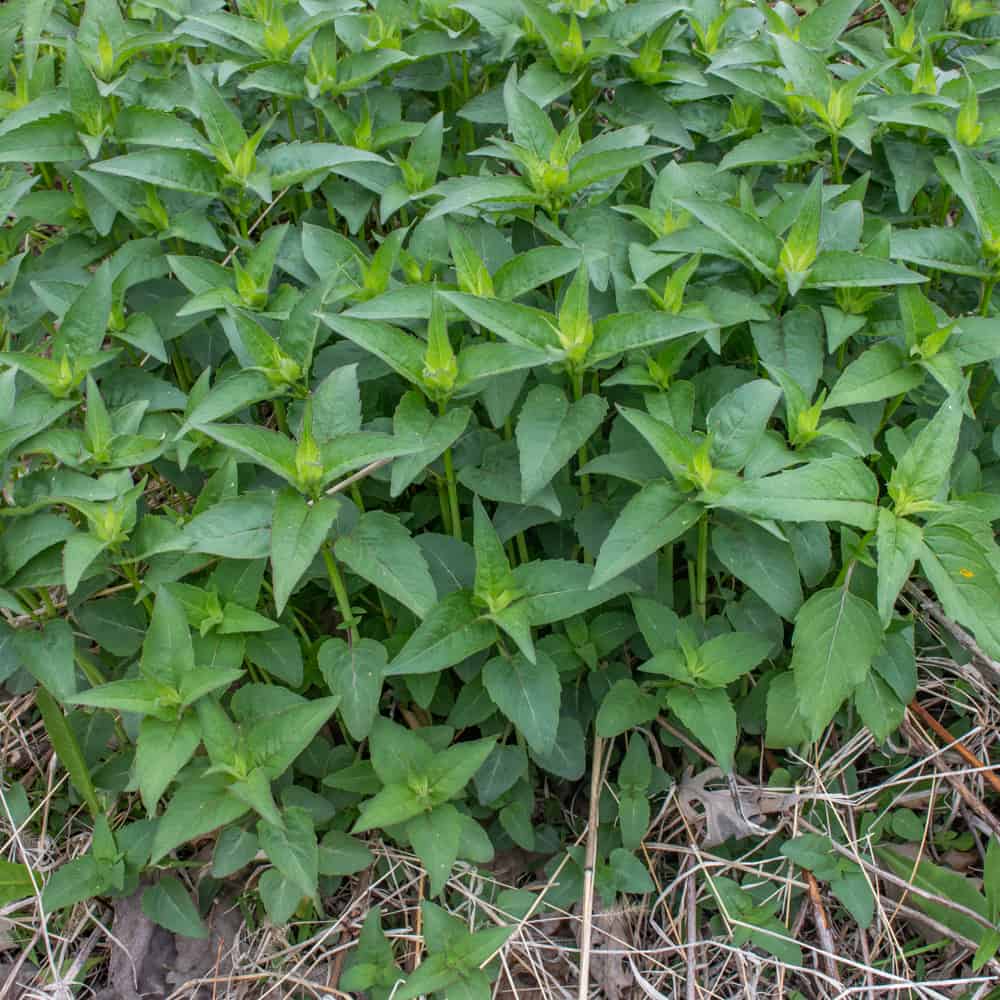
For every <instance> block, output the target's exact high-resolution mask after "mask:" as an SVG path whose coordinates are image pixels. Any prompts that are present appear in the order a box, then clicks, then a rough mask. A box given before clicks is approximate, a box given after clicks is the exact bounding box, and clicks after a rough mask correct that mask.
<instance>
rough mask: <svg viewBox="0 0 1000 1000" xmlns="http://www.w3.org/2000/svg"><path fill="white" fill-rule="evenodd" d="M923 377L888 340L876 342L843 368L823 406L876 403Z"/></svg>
mask: <svg viewBox="0 0 1000 1000" xmlns="http://www.w3.org/2000/svg"><path fill="white" fill-rule="evenodd" d="M923 380H924V373H923V372H922V371H921V370H920V369H919V368H918V367H917V366H916V365H913V364H910V363H909V362H908V361H907V359H906V356H905V355H904V354H903V351H902V348H900V347H897V346H896V345H895V344H893V343H890V342H886V343H884V344H876V346H875V347H870V348H868V350H867V351H865V352H864V354H862V355H861V357H859V358H858V359H857V360H856V361H852V362H851V363H850V364H849V365H848V366H847V368H845V369H844V373H843V374H842V375H841V376H840V378H839V379H837V384H836V385H835V386H834V387H833V391H832V392H831V393H830V395H829V397H828V398H827V400H826V402H825V403H824V404H823V409H824V410H831V409H833V408H834V407H836V406H856V405H858V404H859V403H877V402H878V401H879V400H880V399H887V398H888V397H889V396H898V395H901V394H902V393H906V392H909V391H910V390H911V389H915V388H916V387H917V386H918V385H920V383H921V382H923Z"/></svg>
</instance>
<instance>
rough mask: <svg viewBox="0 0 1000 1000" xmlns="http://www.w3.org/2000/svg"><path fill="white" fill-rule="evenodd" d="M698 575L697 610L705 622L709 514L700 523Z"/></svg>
mask: <svg viewBox="0 0 1000 1000" xmlns="http://www.w3.org/2000/svg"><path fill="white" fill-rule="evenodd" d="M697 569H698V574H697V580H696V583H697V590H696V593H695V609H696V610H697V612H698V617H699V618H700V619H701V620H702V621H704V620H705V617H706V614H707V611H708V514H707V513H705V514H702V515H701V520H700V521H699V522H698V567H697Z"/></svg>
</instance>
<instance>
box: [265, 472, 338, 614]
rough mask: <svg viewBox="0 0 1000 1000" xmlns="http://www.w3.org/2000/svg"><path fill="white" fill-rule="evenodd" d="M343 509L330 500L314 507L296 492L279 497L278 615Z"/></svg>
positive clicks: (275, 551)
mask: <svg viewBox="0 0 1000 1000" xmlns="http://www.w3.org/2000/svg"><path fill="white" fill-rule="evenodd" d="M339 509H340V508H339V505H338V503H337V501H336V500H334V499H332V498H328V497H320V499H319V500H317V501H315V502H314V503H310V502H309V501H307V500H306V498H305V497H303V496H302V495H301V494H300V493H299V492H298V491H296V490H294V489H286V490H282V492H281V493H279V494H278V497H277V499H276V500H275V503H274V520H273V521H272V523H271V574H272V577H273V579H274V604H275V610H276V612H277V614H278V615H280V614H281V613H282V611H284V609H285V605H286V604H287V603H288V598H289V597H291V595H292V591H293V590H294V589H295V585H296V584H297V583H298V582H299V580H300V579H301V577H302V575H303V574H304V573H305V572H306V570H307V569H308V568H309V567H310V565H311V564H312V561H313V559H315V558H316V556H317V555H318V553H319V550H320V547H321V546H322V544H323V542H324V541H325V540H326V538H327V536H328V535H329V533H330V528H332V527H333V522H334V521H336V520H337V515H338V511H339Z"/></svg>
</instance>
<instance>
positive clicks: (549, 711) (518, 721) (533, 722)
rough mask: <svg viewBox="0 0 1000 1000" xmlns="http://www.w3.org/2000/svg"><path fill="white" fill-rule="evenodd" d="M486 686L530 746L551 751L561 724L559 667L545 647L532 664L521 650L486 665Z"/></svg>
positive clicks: (539, 750) (498, 705)
mask: <svg viewBox="0 0 1000 1000" xmlns="http://www.w3.org/2000/svg"><path fill="white" fill-rule="evenodd" d="M483 685H484V686H485V688H486V690H487V691H488V692H489V695H490V697H491V698H492V699H493V701H494V703H495V704H496V706H497V708H499V709H500V711H501V712H503V714H504V715H506V716H507V718H508V719H510V720H511V722H513V723H514V725H515V726H517V729H518V731H519V732H520V733H521V735H522V736H523V737H524V738H525V740H526V741H527V743H528V746H529V747H530V748H531V749H532V750H533V751H535V752H537V753H540V754H546V753H549V752H550V751H551V750H552V746H553V744H554V743H555V738H556V730H557V729H558V727H559V701H560V697H561V693H562V688H561V683H560V680H559V668H558V667H557V665H556V663H555V661H554V660H553V659H552V658H551V657H549V656H548V655H547V654H546V653H544V652H543V651H542V650H538V651H537V653H536V658H535V662H534V663H532V662H531V661H530V660H529V659H527V658H526V657H525V656H523V655H522V654H521V653H515V654H514V655H513V656H510V657H506V656H497V657H494V658H493V659H492V660H490V661H489V663H487V664H486V666H485V667H483Z"/></svg>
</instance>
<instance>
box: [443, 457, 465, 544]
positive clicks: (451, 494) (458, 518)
mask: <svg viewBox="0 0 1000 1000" xmlns="http://www.w3.org/2000/svg"><path fill="white" fill-rule="evenodd" d="M444 475H445V479H447V481H448V506H449V508H450V510H451V533H452V534H453V535H454V536H455V537H456V538H457V539H458V540H459V541H461V540H462V515H461V514H460V513H459V509H458V483H457V482H456V480H455V463H454V462H453V461H452V459H451V448H445V452H444Z"/></svg>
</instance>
